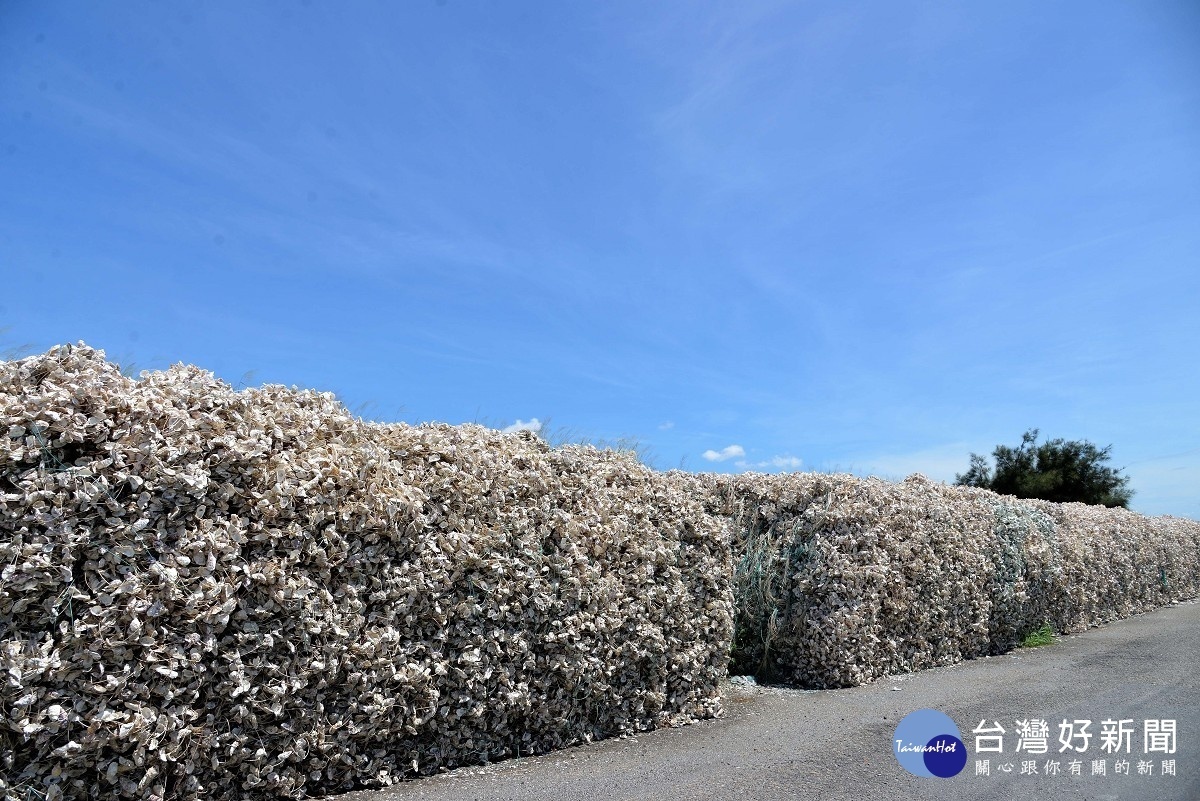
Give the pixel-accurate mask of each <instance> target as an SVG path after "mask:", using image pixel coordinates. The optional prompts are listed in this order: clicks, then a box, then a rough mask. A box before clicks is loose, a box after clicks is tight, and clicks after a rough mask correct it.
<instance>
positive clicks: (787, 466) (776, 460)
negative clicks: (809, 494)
mask: <svg viewBox="0 0 1200 801" xmlns="http://www.w3.org/2000/svg"><path fill="white" fill-rule="evenodd" d="M802 464H804V461H803V460H802V459H800V458H798V457H796V456H772V457H771V458H770V459H766V460H764V461H761V462H747V461H745V460H743V461H740V462H734V467H737V468H738V469H739V470H793V471H794V470H799V469H800V466H801V465H802Z"/></svg>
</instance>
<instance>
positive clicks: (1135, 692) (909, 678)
mask: <svg viewBox="0 0 1200 801" xmlns="http://www.w3.org/2000/svg"><path fill="white" fill-rule="evenodd" d="M1198 661H1200V603H1197V602H1196V601H1191V602H1187V603H1183V604H1178V605H1175V606H1172V607H1168V608H1166V609H1161V610H1158V611H1155V612H1150V613H1147V614H1145V615H1139V616H1137V617H1134V618H1130V619H1127V620H1123V621H1120V622H1117V623H1113V624H1110V625H1108V626H1105V627H1102V628H1098V629H1093V630H1091V631H1088V632H1085V633H1083V634H1079V635H1075V636H1071V637H1063V638H1060V639H1059V640H1058V641H1057V642H1056V643H1054V644H1053V645H1049V646H1044V647H1041V648H1036V649H1020V650H1018V651H1015V652H1013V653H1012V654H1006V655H1003V656H997V657H991V658H986V659H978V660H972V661H969V662H966V663H963V664H961V665H955V666H953V667H947V668H936V669H933V670H928V671H923V672H921V673H915V674H909V675H905V676H897V677H892V678H885V679H880V680H879V681H877V682H875V683H873V684H870V685H867V686H865V687H856V688H853V689H849V690H827V691H821V692H804V691H797V690H785V689H774V688H762V687H738V686H733V685H730V686H729V687H727V688H726V690H725V692H726V714H725V716H724V717H722V718H720V719H718V720H711V721H703V722H700V723H694V724H692V725H689V726H685V727H682V728H678V729H665V730H661V731H657V732H652V733H649V734H642V735H638V736H637V737H636V738H627V739H617V740H610V741H604V742H600V743H593V744H590V745H585V746H579V747H576V748H570V749H566V750H564V751H558V752H555V753H552V754H548V755H545V756H541V757H531V758H524V759H514V760H509V761H507V762H501V763H498V764H495V765H490V766H486V767H481V768H464V769H460V770H457V771H453V772H450V773H446V774H442V775H439V776H434V777H431V778H428V779H421V780H418V781H413V782H407V783H405V784H402V785H398V786H396V787H392V788H389V789H386V790H381V791H364V792H356V793H349V794H346V795H341V796H337V799H338V801H472V800H474V799H479V800H480V801H482V800H483V799H487V800H488V801H502V800H507V799H512V800H513V801H517V800H518V799H519V800H520V801H635V799H636V800H637V801H642V800H643V799H645V800H646V801H649V800H650V799H655V800H657V799H681V800H682V801H710V800H711V801H718V800H719V801H728V800H729V799H761V800H762V801H777V800H781V799H830V800H831V801H832V799H864V800H867V801H869V800H871V799H880V800H881V801H882V799H888V800H889V801H891V799H910V798H911V799H979V800H980V801H982V800H983V799H995V800H996V801H1010V800H1011V799H1017V801H1036V800H1037V799H1096V800H1097V801H1099V799H1106V800H1107V799H1122V801H1125V800H1127V799H1128V800H1132V799H1152V800H1153V801H1198V799H1200V668H1198V665H1197V663H1198ZM922 708H933V709H937V710H940V711H942V712H945V713H946V714H948V715H949V716H950V717H951V718H952V719H953V720H954V722H955V723H957V724H958V728H959V729H960V731H961V733H962V740H963V741H964V743H965V744H966V746H967V750H968V755H969V756H968V760H967V764H966V768H965V769H964V770H963V771H962V772H961V773H959V774H958V775H957V776H954V777H952V778H948V779H938V778H932V777H931V778H921V777H917V776H912V775H909V774H908V773H906V772H905V771H904V770H903V769H902V768H901V767H900V765H899V764H898V763H897V761H896V759H895V757H894V756H893V752H892V735H893V733H894V731H895V727H896V724H897V723H898V722H899V720H900V719H901V718H903V717H904V716H905V715H907V714H908V713H910V712H913V711H914V710H917V709H922ZM1030 718H1036V719H1043V720H1046V721H1047V722H1048V724H1049V729H1050V738H1049V743H1048V751H1047V753H1046V754H1044V755H1040V756H1033V755H1029V754H1014V753H1013V749H1014V747H1015V746H1016V744H1017V742H1016V739H1017V738H1016V735H1015V731H1014V724H1015V721H1016V720H1018V719H1020V720H1028V719H1030ZM1064 719H1065V720H1068V721H1074V720H1076V719H1082V720H1091V721H1093V723H1092V725H1091V727H1090V732H1091V733H1092V735H1093V736H1092V739H1091V742H1090V744H1089V747H1088V748H1087V750H1086V751H1084V752H1083V753H1080V754H1078V755H1073V754H1072V753H1070V752H1068V753H1062V754H1060V753H1058V751H1059V748H1060V744H1059V741H1058V738H1059V734H1060V730H1059V724H1060V723H1061V722H1062V721H1063V720H1064ZM1122 719H1132V720H1133V728H1134V732H1133V736H1132V738H1131V742H1130V752H1129V753H1128V754H1125V753H1124V752H1122V754H1120V756H1119V758H1120V759H1124V760H1128V761H1129V775H1124V774H1118V773H1116V769H1117V760H1118V757H1117V756H1114V755H1113V754H1111V753H1107V752H1105V751H1103V750H1102V749H1101V741H1100V737H1099V730H1100V728H1101V722H1102V721H1104V720H1117V721H1119V720H1122ZM1147 719H1150V720H1175V721H1176V728H1177V734H1176V752H1175V753H1174V754H1165V753H1147V752H1146V750H1145V740H1144V731H1143V728H1144V721H1145V720H1147ZM981 721H986V722H987V723H988V725H989V726H990V725H991V724H992V723H993V722H994V721H995V722H999V723H1000V725H1001V726H1003V727H1004V729H1005V730H1006V732H1007V734H1006V735H1005V738H1004V749H1005V750H1004V753H1003V754H997V753H992V752H987V753H982V752H979V751H977V748H976V746H977V745H979V744H982V745H984V746H985V747H986V746H989V745H990V746H994V744H995V741H994V740H984V741H982V743H977V741H976V735H975V734H974V733H973V730H974V729H975V728H976V727H977V726H979V724H980V722H981ZM1076 744H1079V741H1076ZM985 758H986V759H987V761H988V764H989V770H990V775H977V761H978V760H983V759H985ZM1072 758H1077V759H1079V760H1080V761H1081V763H1082V764H1081V766H1080V775H1077V776H1073V775H1070V760H1071V759H1072ZM1047 759H1051V760H1057V761H1059V762H1060V768H1059V770H1060V772H1059V774H1058V775H1047V774H1046V772H1045V771H1046V764H1045V763H1046V760H1047ZM1100 759H1103V760H1104V762H1105V771H1106V773H1105V775H1093V760H1100ZM1164 759H1173V760H1174V763H1175V775H1174V776H1172V775H1163V774H1162V761H1163V760H1164ZM1026 760H1033V761H1034V763H1035V765H1036V768H1037V775H1031V774H1025V775H1022V773H1021V771H1022V767H1023V765H1022V763H1023V762H1025V761H1026ZM1141 762H1148V763H1150V764H1151V765H1152V770H1151V773H1150V774H1149V775H1145V774H1141V775H1139V763H1141ZM1006 764H1007V765H1009V766H1010V768H1011V772H1008V773H1005V772H1003V770H1002V766H1003V765H1006Z"/></svg>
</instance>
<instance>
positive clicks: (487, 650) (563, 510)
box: [0, 345, 1200, 799]
mask: <svg viewBox="0 0 1200 801" xmlns="http://www.w3.org/2000/svg"><path fill="white" fill-rule="evenodd" d="M1198 593H1200V523H1197V522H1195V521H1190V520H1181V519H1176V518H1167V517H1164V518H1146V517H1143V516H1141V515H1137V514H1133V513H1131V512H1128V511H1125V510H1120V509H1117V510H1112V509H1103V508H1097V507H1089V506H1083V505H1080V504H1051V503H1043V502H1035V501H1022V500H1018V499H1016V498H1010V497H1001V496H998V495H995V494H993V493H990V492H985V491H981V490H975V489H968V488H960V487H946V486H943V485H939V484H934V483H932V482H929V481H927V480H925V479H923V478H921V477H919V476H914V477H910V478H909V479H907V480H906V481H904V482H902V483H899V484H896V483H889V482H885V481H880V480H878V479H863V478H856V477H854V476H848V475H823V474H790V475H782V476H765V475H739V476H718V475H712V474H700V475H695V474H689V473H682V472H678V471H672V472H667V473H659V472H655V471H652V470H649V469H647V468H645V467H643V466H642V465H640V464H638V463H637V461H636V460H635V459H634V458H632V457H631V456H628V455H622V454H616V453H612V452H604V451H597V450H594V449H591V448H580V447H569V448H562V449H556V450H551V449H550V448H548V447H547V446H546V445H545V444H544V443H542V442H541V441H539V440H537V439H536V437H532V436H518V435H503V434H500V433H499V432H496V431H491V430H488V429H485V428H482V427H478V426H457V427H452V426H445V425H428V426H419V427H411V426H406V425H381V424H372V423H366V422H363V421H361V420H359V419H357V418H355V417H353V416H352V415H350V414H348V413H347V411H346V410H345V408H344V407H343V406H342V405H341V404H339V403H338V402H337V401H336V400H335V399H334V398H333V396H331V395H329V394H321V393H316V392H306V391H298V390H294V389H287V388H284V387H279V386H266V387H263V388H261V389H248V390H243V391H240V392H235V391H233V390H232V389H231V388H230V387H229V386H228V385H227V384H225V383H224V382H221V381H219V380H217V379H215V378H214V377H213V376H212V375H211V374H210V373H207V372H205V371H202V370H199V369H197V368H194V367H186V366H177V367H174V368H171V369H170V370H167V371H165V372H156V373H144V374H143V377H142V378H141V379H137V380H135V379H132V378H129V377H126V376H123V375H121V373H120V371H119V369H118V368H117V367H116V366H115V365H113V364H110V363H108V362H107V361H105V359H104V356H103V353H102V352H100V351H95V350H92V349H90V348H87V347H86V346H83V345H80V346H65V347H60V348H55V349H53V350H51V351H50V352H49V353H47V354H44V355H42V356H37V357H32V358H28V359H23V360H20V361H12V362H4V363H0V795H3V796H4V797H6V798H9V797H12V798H23V799H56V798H64V797H65V798H129V799H133V798H136V799H166V798H172V799H196V798H247V799H253V798H282V797H297V798H299V797H304V796H306V795H307V796H317V795H322V794H327V793H329V792H334V791H339V790H344V789H348V788H351V787H358V786H380V785H387V784H390V783H393V782H395V781H397V780H401V779H404V778H409V777H413V776H417V775H422V774H427V773H432V772H435V771H438V770H440V769H443V768H448V767H453V766H456V765H465V764H474V763H479V762H486V761H489V760H492V759H498V758H502V757H506V756H516V755H525V754H533V753H541V752H545V751H548V750H551V749H555V748H560V747H563V746H566V745H569V744H572V743H577V742H581V741H587V740H591V739H594V738H599V737H605V736H611V735H614V734H619V733H625V732H633V731H641V730H647V729H651V728H656V727H660V726H664V725H672V724H678V723H684V722H687V721H689V720H693V719H696V718H702V717H711V716H714V715H717V714H719V713H720V710H721V706H720V694H719V690H718V681H719V679H720V678H722V677H723V676H725V675H726V674H727V672H728V671H729V669H730V667H732V670H733V671H736V672H749V673H755V674H757V675H759V676H760V677H762V678H764V679H773V680H777V681H784V682H788V683H792V684H799V685H802V686H809V687H835V686H847V685H853V684H859V683H862V682H866V681H870V680H872V679H874V678H877V677H879V676H882V675H888V674H893V673H897V672H904V671H910V670H918V669H921V668H924V667H929V666H934V665H944V664H949V663H952V662H956V661H959V660H961V659H966V658H971V657H974V656H980V655H984V654H992V653H999V652H1002V651H1004V650H1007V649H1009V648H1011V647H1013V646H1014V645H1015V644H1017V643H1018V642H1020V640H1021V638H1022V637H1023V636H1024V635H1025V634H1027V633H1028V632H1030V631H1032V630H1034V629H1036V628H1038V627H1039V626H1041V625H1043V624H1044V623H1049V624H1050V625H1051V626H1052V627H1053V628H1054V629H1055V630H1057V631H1059V632H1072V631H1078V630H1081V629H1083V628H1086V627H1088V626H1091V625H1096V624H1099V623H1103V622H1106V621H1108V620H1112V619H1115V618H1118V617H1124V616H1127V615H1131V614H1135V613H1137V612H1141V611H1145V610H1147V609H1151V608H1154V607H1157V606H1161V605H1163V604H1166V603H1169V602H1170V601H1173V600H1179V599H1183V598H1188V597H1194V596H1196V595H1197V594H1198ZM731 654H732V664H730V662H731Z"/></svg>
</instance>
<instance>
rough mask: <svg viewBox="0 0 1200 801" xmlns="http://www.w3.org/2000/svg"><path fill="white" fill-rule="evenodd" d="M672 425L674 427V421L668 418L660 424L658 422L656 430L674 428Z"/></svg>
mask: <svg viewBox="0 0 1200 801" xmlns="http://www.w3.org/2000/svg"><path fill="white" fill-rule="evenodd" d="M674 427H675V423H674V422H673V421H671V420H668V421H667V422H665V423H661V424H659V426H658V430H659V431H669V430H670V429H672V428H674Z"/></svg>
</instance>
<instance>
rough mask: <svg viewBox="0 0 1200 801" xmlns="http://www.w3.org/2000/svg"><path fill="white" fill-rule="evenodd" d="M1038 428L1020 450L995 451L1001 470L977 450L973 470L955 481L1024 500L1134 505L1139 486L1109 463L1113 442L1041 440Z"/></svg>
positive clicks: (1003, 447) (998, 448)
mask: <svg viewBox="0 0 1200 801" xmlns="http://www.w3.org/2000/svg"><path fill="white" fill-rule="evenodd" d="M1037 438H1038V430H1037V429H1036V428H1032V429H1030V430H1028V431H1026V432H1025V434H1024V436H1022V437H1021V444H1020V445H1019V446H1017V447H1016V448H1010V447H1008V446H1007V445H997V446H996V449H995V450H994V451H993V452H992V458H993V459H994V460H995V463H996V466H995V469H993V468H992V466H991V465H990V464H989V463H988V460H987V459H986V458H985V457H983V456H980V455H979V454H977V453H972V454H971V466H970V467H969V468H968V469H967V472H965V473H960V474H959V475H956V476H955V477H954V482H955V483H956V484H960V485H963V486H968V487H982V488H983V489H989V490H992V491H993V492H998V493H1000V494H1002V495H1016V496H1017V497H1018V498H1041V499H1043V500H1047V501H1057V502H1059V503H1066V502H1069V501H1079V502H1080V503H1090V504H1096V505H1103V506H1123V507H1128V506H1129V499H1130V498H1132V497H1133V490H1131V489H1129V478H1128V477H1127V476H1122V475H1120V472H1121V471H1120V470H1119V469H1116V468H1112V467H1109V466H1108V465H1106V464H1104V463H1105V462H1107V461H1108V459H1109V452H1110V451H1111V450H1112V446H1111V445H1109V446H1108V447H1106V448H1097V447H1096V446H1095V445H1093V444H1092V443H1090V442H1080V441H1070V442H1068V441H1066V440H1063V439H1052V440H1048V441H1046V442H1043V443H1041V444H1040V445H1039V444H1038V441H1037Z"/></svg>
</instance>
